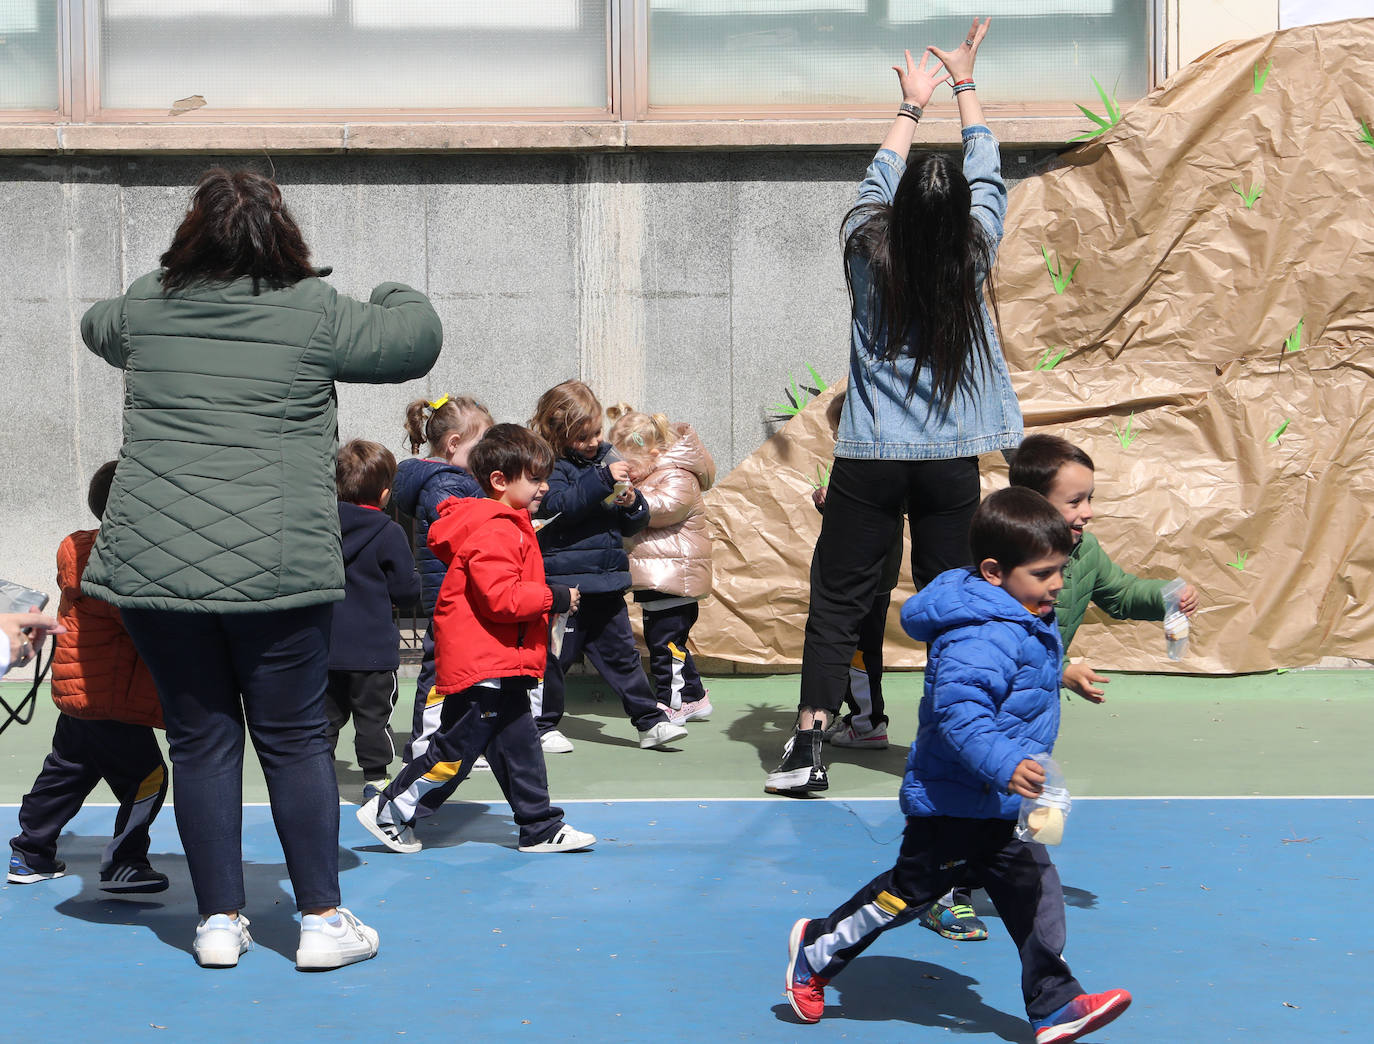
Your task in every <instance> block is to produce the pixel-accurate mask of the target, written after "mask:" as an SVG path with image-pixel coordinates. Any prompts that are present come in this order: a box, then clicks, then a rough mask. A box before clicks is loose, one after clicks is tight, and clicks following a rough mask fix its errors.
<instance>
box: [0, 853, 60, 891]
mask: <svg viewBox="0 0 1374 1044" xmlns="http://www.w3.org/2000/svg"><path fill="white" fill-rule="evenodd" d="M66 872H67V864H66V863H64V862H62V860H60V859H54V860H53V861H52V865H51V866H47V867H43V866H29V864H28V863H26V862H24V860H23V859H22V858H21V857H20V856H17V855H11V856H10V874H9V877H8V878H7V880H8V881H9V883H10V884H36V883H38V882H39V881H51V880H53V879H54V878H58V877H61V876H62V875H63V874H65V873H66Z"/></svg>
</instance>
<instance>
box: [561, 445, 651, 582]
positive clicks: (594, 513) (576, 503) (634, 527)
mask: <svg viewBox="0 0 1374 1044" xmlns="http://www.w3.org/2000/svg"><path fill="white" fill-rule="evenodd" d="M610 452H611V444H610V443H609V442H603V443H602V444H601V445H600V447H599V448H598V449H597V451H596V457H595V458H594V459H592V460H588V459H587V458H586V457H583V456H581V455H580V454H577V453H565V454H564V455H563V456H562V457H560V458H559V459H558V460H557V461H555V462H554V465H553V474H552V475H550V476H549V491H548V492H547V493H545V494H544V500H543V502H542V503H541V504H540V505H539V513H538V515H537V516H536V517H537V518H548V519H553V521H551V522H549V523H548V524H547V525H545V526H544V527H543V528H542V529H540V530H539V546H540V548H541V549H542V550H543V552H544V573H545V576H546V577H547V579H548V581H549V583H556V584H566V585H567V586H568V587H577V588H580V589H581V591H582V593H583V594H606V593H608V592H611V591H624V590H627V589H628V588H629V586H630V559H629V556H628V555H627V554H626V553H625V537H627V536H632V535H634V534H635V533H638V532H639V531H640V530H641V529H643V528H644V527H645V526H647V525H648V524H649V505H648V504H647V503H645V500H644V496H643V495H642V494H641V493H639V491H638V490H636V491H635V502H634V504H632V505H631V506H630V507H627V508H623V507H617V506H616V505H615V504H607V503H605V500H606V498H607V497H608V496H610V495H611V493H612V491H613V490H614V489H615V481H614V480H613V479H612V478H611V473H610V471H609V469H608V462H607V460H606V457H607V455H608V454H609V453H610ZM555 515H556V516H557V517H556V518H555V517H554V516H555Z"/></svg>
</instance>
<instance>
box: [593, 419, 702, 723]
mask: <svg viewBox="0 0 1374 1044" xmlns="http://www.w3.org/2000/svg"><path fill="white" fill-rule="evenodd" d="M606 414H607V416H608V417H610V418H611V420H612V422H613V424H612V426H611V431H610V442H611V445H613V446H614V447H615V449H616V451H617V452H618V453H619V454H620V455H621V456H622V457H624V458H625V461H626V462H627V463H628V464H629V465H630V478H631V480H632V481H633V482H634V484H635V488H636V489H638V490H639V492H640V493H641V494H643V496H644V499H645V500H646V501H648V504H649V525H648V528H646V529H643V530H641V531H640V532H638V533H636V534H634V535H633V536H631V537H628V538H627V539H626V541H625V546H626V549H627V550H628V551H629V553H630V578H631V587H632V588H633V590H634V598H635V601H636V602H638V603H639V605H640V608H641V609H642V610H643V612H644V643H645V644H646V645H647V646H648V647H649V672H650V674H651V675H652V676H653V681H654V693H655V695H656V697H657V698H658V702H659V703H660V704H662V705H663V707H664V709H665V710H666V711H667V714H668V717H669V719H670V720H671V721H673V722H675V723H678V724H684V723H686V722H689V721H704V720H705V719H706V718H708V717H710V714H711V701H710V700H709V699H708V698H707V695H706V690H705V688H703V687H702V684H701V675H700V674H699V673H698V672H697V668H696V664H695V663H694V662H693V661H692V654H691V653H690V652H688V651H687V635H688V633H689V632H690V631H691V629H692V625H693V624H694V623H696V620H697V611H698V608H697V603H698V602H700V601H701V600H702V599H703V598H705V597H706V596H707V595H708V594H710V593H711V538H710V535H709V534H708V533H707V529H706V507H705V505H704V504H703V503H702V499H701V494H702V492H703V491H705V490H708V489H710V488H711V483H713V482H714V481H715V478H716V466H715V463H714V462H713V461H712V460H711V454H709V453H707V452H706V447H705V446H703V445H702V443H701V439H700V438H699V437H698V435H697V433H696V432H695V431H694V430H693V429H692V426H691V425H690V424H671V423H669V421H668V418H667V417H665V416H664V415H663V414H661V413H656V414H654V415H652V416H650V415H649V414H646V413H640V412H639V411H638V410H635V409H632V408H631V407H630V406H628V405H626V404H625V403H620V404H618V405H615V406H612V407H611V408H610V409H608V410H607V411H606Z"/></svg>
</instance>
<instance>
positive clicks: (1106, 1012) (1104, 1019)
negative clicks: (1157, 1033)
mask: <svg viewBox="0 0 1374 1044" xmlns="http://www.w3.org/2000/svg"><path fill="white" fill-rule="evenodd" d="M1130 1006H1131V995H1130V994H1129V993H1127V992H1126V991H1125V990H1108V991H1107V992H1106V993H1080V994H1079V995H1078V996H1077V997H1075V998H1074V999H1073V1000H1071V1001H1069V1003H1068V1004H1065V1005H1064V1006H1063V1007H1062V1008H1060V1009H1059V1010H1058V1011H1056V1012H1055V1013H1054V1014H1053V1015H1050V1016H1048V1017H1046V1018H1043V1019H1037V1020H1036V1021H1035V1022H1034V1023H1033V1025H1034V1026H1035V1044H1068V1042H1069V1041H1073V1040H1077V1039H1078V1038H1079V1037H1081V1036H1083V1035H1084V1034H1085V1033H1091V1032H1092V1031H1093V1030H1095V1029H1101V1028H1102V1027H1103V1026H1105V1025H1107V1023H1109V1022H1111V1021H1112V1019H1114V1018H1116V1017H1117V1016H1118V1015H1120V1014H1121V1013H1122V1012H1123V1011H1125V1010H1126V1009H1127V1008H1129V1007H1130ZM793 1007H794V1008H795V1007H796V1005H795V1004H794V1005H793Z"/></svg>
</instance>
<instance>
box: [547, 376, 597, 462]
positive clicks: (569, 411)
mask: <svg viewBox="0 0 1374 1044" xmlns="http://www.w3.org/2000/svg"><path fill="white" fill-rule="evenodd" d="M589 424H596V426H597V430H598V431H600V430H601V403H600V402H599V401H597V398H596V394H595V393H594V392H593V391H592V390H591V389H590V388H588V387H587V386H586V385H585V384H583V383H582V382H581V381H564V382H563V383H562V384H555V385H554V386H553V387H552V388H550V389H549V390H548V391H546V392H545V393H544V394H543V395H541V396H539V402H538V403H537V404H536V405H535V407H534V416H533V417H531V418H530V429H531V430H532V431H533V432H534V433H535V434H536V435H538V436H539V437H540V438H542V439H543V440H544V441H545V442H547V443H548V444H549V445H550V446H552V447H553V452H554V454H555V455H558V456H561V455H562V454H564V453H566V452H567V451H568V447H569V446H571V445H572V444H573V441H574V439H576V437H577V434H578V433H579V432H580V431H582V430H584V429H585V428H586V427H587V426H588V425H589Z"/></svg>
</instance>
